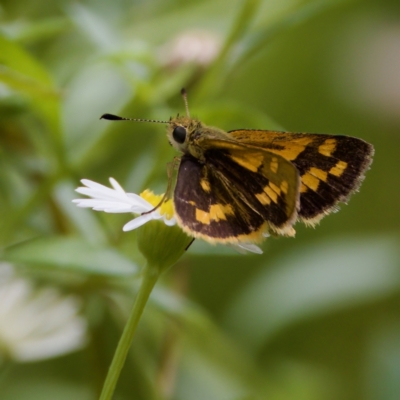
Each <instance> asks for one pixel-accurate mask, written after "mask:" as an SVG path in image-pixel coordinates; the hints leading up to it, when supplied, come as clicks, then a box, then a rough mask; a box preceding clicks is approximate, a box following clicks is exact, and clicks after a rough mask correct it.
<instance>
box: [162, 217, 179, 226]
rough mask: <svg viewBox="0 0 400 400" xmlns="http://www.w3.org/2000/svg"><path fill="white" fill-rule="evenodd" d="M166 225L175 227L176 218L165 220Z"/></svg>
mask: <svg viewBox="0 0 400 400" xmlns="http://www.w3.org/2000/svg"><path fill="white" fill-rule="evenodd" d="M164 223H165V225H167V226H173V225H175V224H176V218H175V217H172V218H171V219H167V218H164Z"/></svg>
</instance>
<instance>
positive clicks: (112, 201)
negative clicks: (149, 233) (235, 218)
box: [72, 178, 267, 254]
mask: <svg viewBox="0 0 400 400" xmlns="http://www.w3.org/2000/svg"><path fill="white" fill-rule="evenodd" d="M81 182H82V183H83V184H84V185H86V187H80V188H77V189H76V191H77V192H78V193H80V194H84V195H86V196H89V197H91V198H90V199H75V200H72V201H73V202H74V203H75V204H76V205H77V206H78V207H83V208H92V209H93V210H95V211H104V212H108V213H124V212H130V213H134V214H141V215H139V216H138V217H136V218H134V219H133V220H131V221H129V222H128V223H127V224H125V225H124V227H123V228H122V229H123V230H124V231H125V232H126V231H131V230H133V229H136V228H138V227H140V226H142V225H143V224H145V223H146V222H148V221H151V220H153V219H158V220H162V221H163V222H164V223H165V224H166V225H168V226H172V225H175V224H176V219H175V217H174V208H173V204H172V200H167V201H165V202H163V204H162V205H161V206H160V207H158V208H157V209H156V210H154V207H156V206H157V205H158V204H159V202H160V201H161V199H162V197H163V196H162V195H155V194H154V193H153V192H151V191H150V190H145V191H144V192H142V193H141V194H140V196H139V195H137V194H135V193H126V192H125V191H124V189H122V187H121V185H120V184H119V183H118V182H117V181H116V180H115V179H113V178H110V183H111V186H112V187H113V189H110V188H108V187H107V186H103V185H101V184H99V183H96V182H93V181H90V180H88V179H82V180H81ZM151 210H153V211H151ZM149 211H151V212H149ZM148 212H149V213H148ZM143 213H148V214H143ZM266 236H267V235H266ZM229 246H230V247H233V248H234V249H236V250H237V251H239V252H240V253H243V252H246V251H250V252H252V253H257V254H261V253H262V250H261V249H260V248H259V247H258V246H256V245H255V244H252V243H245V242H241V243H237V244H236V243H235V244H233V243H232V244H229Z"/></svg>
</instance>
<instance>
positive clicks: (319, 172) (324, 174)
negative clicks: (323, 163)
mask: <svg viewBox="0 0 400 400" xmlns="http://www.w3.org/2000/svg"><path fill="white" fill-rule="evenodd" d="M308 173H310V174H311V175H314V176H316V177H317V178H318V179H320V180H321V181H324V182H326V181H327V180H328V173H327V172H325V171H323V170H322V169H319V168H315V167H311V168H310V169H309V171H308Z"/></svg>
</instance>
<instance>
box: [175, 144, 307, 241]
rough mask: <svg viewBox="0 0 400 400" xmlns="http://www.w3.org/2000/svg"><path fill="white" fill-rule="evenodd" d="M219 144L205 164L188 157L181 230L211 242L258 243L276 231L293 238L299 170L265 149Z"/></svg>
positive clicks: (182, 173)
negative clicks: (270, 232) (268, 232)
mask: <svg viewBox="0 0 400 400" xmlns="http://www.w3.org/2000/svg"><path fill="white" fill-rule="evenodd" d="M218 143H219V142H217V141H216V142H214V143H213V146H212V147H211V148H210V149H209V150H207V151H206V152H205V153H204V156H205V162H204V163H202V162H200V161H199V160H197V159H196V158H194V157H192V156H190V155H184V156H183V157H182V160H181V164H180V167H179V171H178V178H177V182H176V187H175V192H174V206H175V213H176V217H177V220H178V223H179V224H180V226H181V227H182V228H183V229H184V230H185V231H186V232H188V233H189V234H191V235H192V236H195V237H200V238H202V239H204V240H208V241H210V242H223V243H224V242H225V243H226V242H233V243H234V242H238V241H252V242H257V241H260V240H261V239H262V238H263V233H265V232H267V231H270V230H272V231H273V232H275V233H278V234H285V235H293V234H294V230H293V228H292V224H293V223H294V221H295V220H296V217H297V208H298V196H299V195H298V190H299V182H300V181H299V176H298V172H297V170H296V168H295V167H294V166H293V165H292V164H291V163H290V162H288V161H286V160H284V159H283V158H282V157H280V156H277V155H275V154H272V153H270V152H266V151H264V150H262V149H251V148H250V149H248V148H247V147H245V146H229V145H227V144H226V143H224V144H221V147H222V148H218V147H217V146H218ZM271 166H272V168H271Z"/></svg>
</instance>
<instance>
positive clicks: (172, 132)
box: [167, 116, 229, 161]
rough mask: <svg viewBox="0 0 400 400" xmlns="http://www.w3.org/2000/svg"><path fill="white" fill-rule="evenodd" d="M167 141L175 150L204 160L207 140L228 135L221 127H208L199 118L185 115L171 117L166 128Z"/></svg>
mask: <svg viewBox="0 0 400 400" xmlns="http://www.w3.org/2000/svg"><path fill="white" fill-rule="evenodd" d="M167 136H168V139H169V142H170V143H171V145H172V146H174V147H175V149H176V150H178V151H180V152H182V153H184V154H188V155H192V156H193V157H195V158H197V159H199V160H201V161H204V160H205V156H204V153H205V151H206V150H207V148H208V146H207V145H206V143H207V140H210V139H224V140H229V136H228V134H227V133H226V132H224V131H223V130H221V129H217V128H214V127H208V126H206V125H204V124H203V123H201V122H200V121H199V120H197V119H194V118H190V117H187V116H184V117H179V116H178V117H176V118H172V119H171V120H170V122H169V125H168V128H167Z"/></svg>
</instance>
